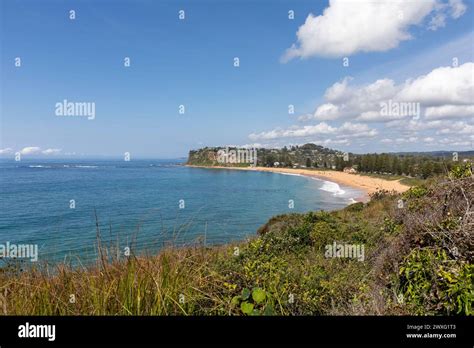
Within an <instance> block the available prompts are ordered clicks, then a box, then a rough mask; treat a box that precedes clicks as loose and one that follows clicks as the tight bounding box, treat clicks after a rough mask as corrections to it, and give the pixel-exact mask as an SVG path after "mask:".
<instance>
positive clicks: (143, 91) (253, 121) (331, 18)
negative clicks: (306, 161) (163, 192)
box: [0, 0, 474, 158]
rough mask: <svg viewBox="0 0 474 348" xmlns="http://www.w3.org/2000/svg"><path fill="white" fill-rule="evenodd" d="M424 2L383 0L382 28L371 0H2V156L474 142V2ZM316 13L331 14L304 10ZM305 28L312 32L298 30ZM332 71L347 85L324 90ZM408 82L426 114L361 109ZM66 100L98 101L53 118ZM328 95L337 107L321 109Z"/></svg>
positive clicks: (369, 148) (393, 147)
mask: <svg viewBox="0 0 474 348" xmlns="http://www.w3.org/2000/svg"><path fill="white" fill-rule="evenodd" d="M412 3H413V2H412ZM426 3H427V5H426V7H425V8H422V9H420V8H413V9H412V12H410V9H408V10H405V9H406V8H407V6H404V7H401V8H402V9H403V11H405V12H404V16H405V17H404V19H403V21H406V22H403V23H402V24H393V25H392V26H391V24H390V21H391V20H392V19H391V18H396V17H397V16H398V13H397V12H396V11H395V10H394V8H389V9H388V11H390V14H387V16H388V17H387V18H389V19H388V20H387V19H384V20H381V21H380V23H379V24H377V25H379V27H380V26H385V25H386V26H387V28H385V27H384V28H381V27H380V28H379V27H377V26H376V27H375V29H376V30H374V27H372V28H371V27H370V26H371V25H372V26H373V25H374V24H373V22H374V19H373V18H371V16H375V15H374V14H373V13H371V8H370V7H364V6H362V4H357V6H358V7H357V14H356V15H354V16H348V15H347V13H346V16H345V17H344V18H345V19H344V20H343V25H342V26H341V25H337V24H338V22H337V21H338V19H337V18H338V15H339V14H340V13H339V12H341V11H342V14H343V15H344V11H346V10H345V9H341V7H338V6H336V5H337V4H336V2H335V3H334V4H329V3H328V2H327V1H314V0H313V1H269V0H267V1H256V0H254V1H229V0H228V1H204V0H202V1H201V0H199V1H197V0H193V1H105V0H98V1H70V0H68V1H50V0H45V1H41V2H39V1H12V0H5V1H2V3H1V6H2V8H1V22H2V28H1V30H2V31H1V38H2V50H1V59H2V61H1V68H2V73H1V81H2V100H1V114H2V123H1V133H0V136H1V138H0V155H2V156H10V157H12V156H13V154H14V153H15V152H16V151H22V153H23V154H24V155H28V156H29V155H32V156H34V155H37V156H39V155H48V156H61V155H62V156H80V155H81V154H84V155H88V156H121V155H122V154H123V153H124V152H130V153H131V154H132V156H134V157H155V158H172V157H180V156H186V155H187V152H188V150H189V149H193V148H198V147H202V146H206V145H208V146H217V145H239V146H243V145H253V144H256V145H258V146H268V147H271V146H283V145H288V144H302V143H306V142H315V143H319V144H322V145H325V146H328V147H332V148H336V149H340V150H348V151H353V152H382V151H406V150H415V151H429V150H440V149H447V150H472V149H473V148H472V145H471V144H472V142H473V141H474V137H473V136H472V134H473V132H471V130H472V129H474V128H473V127H474V125H473V124H474V122H473V116H472V113H471V112H470V111H471V110H472V105H471V104H469V99H470V102H471V103H472V100H473V99H474V98H471V97H472V93H473V91H474V87H472V84H473V82H472V81H473V75H472V74H473V71H472V66H471V65H468V64H469V63H470V62H473V60H474V58H473V57H474V53H473V44H474V34H473V30H474V24H473V12H472V11H473V10H472V7H473V5H474V3H473V2H472V1H461V0H459V1H452V2H448V1H441V0H440V1H436V0H432V1H431V0H429V1H426ZM359 5H360V6H359ZM351 6H352V7H353V6H354V5H353V4H349V5H347V7H351ZM430 6H431V7H430ZM347 7H346V8H347ZM438 8H441V10H439V9H438ZM325 9H326V10H328V9H329V10H330V11H329V13H326V14H324V12H323V11H324V10H325ZM70 10H74V11H75V12H76V19H74V20H71V19H69V11H70ZM179 10H184V11H185V16H186V18H185V19H184V20H179V18H178V11H179ZM289 10H293V11H294V12H295V18H294V20H290V19H288V11H289ZM380 10H381V9H378V10H377V11H378V12H379V13H380ZM382 10H383V9H382ZM338 11H339V12H338ZM377 11H376V12H377ZM423 11H424V12H423ZM422 12H423V13H425V14H420V13H422ZM310 13H312V14H313V15H314V18H317V16H321V18H320V19H318V20H314V21H313V19H314V18H313V19H311V18H310V19H309V21H308V16H309V14H310ZM364 16H365V17H364ZM376 16H377V17H376V18H375V21H377V20H378V19H380V16H379V15H378V14H376ZM359 17H360V18H359ZM377 18H378V19H377ZM393 20H396V19H393ZM351 21H352V22H351ZM357 21H360V22H359V23H358V22H357ZM305 22H306V24H305ZM361 23H362V24H361ZM365 23H368V24H367V28H365ZM387 23H388V24H387ZM346 24H347V28H350V27H351V26H353V27H354V28H357V29H356V30H352V31H351V30H343V29H341V28H344V27H345V26H346ZM300 27H303V29H302V31H305V29H308V34H307V35H305V36H301V37H300V36H297V32H298V29H299V28H300ZM359 28H360V32H357V31H358V30H359ZM379 29H380V31H381V32H385V31H386V34H384V35H385V36H381V35H379V36H377V35H376V34H377V30H379ZM374 32H375V35H374V37H372V34H373V33H374ZM321 33H329V35H324V36H318V35H320V34H321ZM406 35H409V36H410V38H409V39H408V38H407V37H406ZM386 38H387V39H386ZM385 39H386V40H385ZM318 40H319V41H318ZM331 40H332V41H331ZM390 40H391V41H392V46H393V47H391V48H386V47H385V46H384V45H386V44H387V42H390ZM318 43H321V44H320V45H319V44H318ZM293 44H294V45H295V47H296V48H297V49H296V50H295V51H294V52H296V53H295V55H294V57H291V58H292V59H290V60H288V59H286V60H285V52H286V50H287V49H288V48H290V47H291V46H292V45H293ZM333 44H336V45H334V46H333ZM328 47H335V48H334V49H333V50H332V51H331V50H330V49H329V48H328ZM17 57H20V58H21V66H20V67H16V66H15V58H17ZM125 57H130V59H131V66H130V67H124V64H123V62H124V58H125ZM234 57H238V58H239V59H240V67H238V68H236V67H234V66H233V63H234V62H233V59H234ZM344 57H348V58H349V66H347V67H345V66H343V64H342V62H343V58H344ZM453 57H456V58H457V60H458V65H456V66H453V63H452V59H453ZM287 58H288V57H287ZM441 67H448V68H449V67H450V68H449V69H448V70H446V69H445V70H446V71H445V70H443V71H441V70H436V69H439V68H441ZM460 69H462V70H460ZM433 71H435V73H433ZM466 72H467V73H468V74H470V79H467V80H466V79H465V78H463V77H462V76H465V75H466ZM430 73H433V74H432V75H430ZM349 76H350V78H348V77H349ZM422 76H428V78H426V79H421V80H420V81H419V83H418V84H413V86H411V85H410V86H408V87H407V84H410V82H407V80H408V81H413V80H416V79H417V78H420V77H422ZM431 76H432V77H433V78H430V77H431ZM444 76H446V79H447V80H448V81H451V80H452V81H456V80H455V79H456V78H458V79H460V80H459V83H453V84H452V86H451V85H449V84H447V87H446V88H448V89H449V90H445V89H446V88H444V87H445V86H444V84H443V85H442V86H441V85H440V86H435V89H436V88H441V87H443V88H444V89H443V90H442V91H440V92H439V95H440V98H439V100H434V101H433V97H432V96H426V95H418V94H417V92H418V91H419V90H422V91H424V90H426V91H428V90H430V89H432V86H431V85H430V83H435V84H436V83H438V84H440V83H439V81H440V79H441V81H443V80H444ZM451 76H454V77H453V78H451ZM380 79H382V80H384V81H385V82H386V83H384V84H377V85H373V86H378V87H377V88H380V90H382V89H383V91H387V89H390V88H391V83H390V82H387V81H388V80H389V81H392V85H393V84H394V85H395V87H394V89H393V90H394V91H393V93H392V94H390V93H388V94H386V93H385V92H384V93H385V94H386V95H385V96H384V97H383V98H385V99H383V98H382V99H380V98H379V99H376V100H373V99H371V97H370V96H369V97H368V96H367V95H366V94H367V93H368V92H367V91H372V90H373V88H372V87H369V88H365V87H367V86H371V85H372V84H374V83H375V81H377V80H380ZM409 79H411V80H409ZM433 81H434V82H433ZM437 81H438V82H437ZM337 83H339V85H338V86H339V87H341V86H342V88H344V93H343V94H341V95H340V96H336V97H334V98H332V99H331V98H329V99H330V100H328V89H330V88H331V86H334V84H337ZM379 85H380V86H379ZM420 86H421V87H420ZM404 87H406V88H405V89H404ZM364 88H365V89H364ZM410 88H411V89H410ZM380 90H377V91H376V92H374V93H379V92H380ZM443 93H445V96H443V95H441V94H443ZM466 93H467V95H466ZM415 94H416V95H415ZM401 95H403V96H405V99H403V101H410V102H419V103H421V108H422V115H421V117H420V118H419V119H415V120H413V118H410V115H409V116H408V117H394V118H391V119H389V120H387V119H380V118H377V117H376V116H375V117H374V118H370V119H369V121H368V122H367V117H369V116H367V117H366V116H364V117H365V118H364V117H362V118H361V116H360V115H362V114H364V113H367V114H366V115H372V114H369V113H370V112H372V113H373V112H374V105H378V104H379V103H380V102H381V101H382V102H384V101H388V100H389V99H393V100H394V101H396V100H402V99H397V98H401V97H400V96H401ZM452 95H463V98H464V99H462V98H457V99H456V98H454V99H455V100H454V99H453V98H451V96H452ZM392 97H393V98H392ZM367 98H368V99H370V100H368V99H367ZM466 98H467V99H468V101H467V102H466ZM64 99H67V100H68V101H71V102H91V103H95V108H96V114H95V118H94V119H93V120H88V119H87V117H58V116H57V115H56V114H55V105H56V103H58V102H62V101H63V100H64ZM435 99H436V98H435ZM355 103H358V104H357V105H362V106H363V105H365V104H370V105H369V106H367V108H366V109H364V107H362V106H361V107H360V110H359V107H356V108H354V105H355ZM181 104H182V105H184V106H185V113H184V114H179V112H178V108H179V105H181ZM290 104H291V105H294V107H295V113H294V114H293V115H292V114H289V113H288V105H290ZM329 104H330V105H331V107H330V110H336V109H337V111H334V112H330V113H327V110H328V108H324V107H323V108H320V112H317V111H318V108H319V107H320V106H321V105H329ZM429 108H432V109H430V110H428V111H427V109H429ZM453 108H455V111H456V112H457V113H456V114H453V113H452V112H450V111H449V110H452V109H453ZM324 110H326V112H323V111H324ZM460 110H461V111H460ZM459 112H460V113H461V114H459ZM364 115H365V114H364ZM433 115H434V116H433ZM370 117H372V116H370ZM450 127H451V128H450ZM25 149H26V150H25Z"/></svg>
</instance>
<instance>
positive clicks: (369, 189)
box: [188, 165, 410, 201]
mask: <svg viewBox="0 0 474 348" xmlns="http://www.w3.org/2000/svg"><path fill="white" fill-rule="evenodd" d="M188 166H189V167H198V168H210V169H231V170H256V171H262V172H273V173H285V174H300V175H305V176H312V177H317V178H320V179H327V180H328V181H333V182H336V183H338V184H342V185H347V186H352V187H355V188H358V189H362V190H364V191H365V192H366V197H361V199H360V200H363V201H366V200H367V199H368V195H369V194H371V193H374V192H376V191H377V190H388V191H392V190H393V191H396V192H400V193H401V192H405V191H406V190H408V189H409V188H410V186H407V185H404V184H402V183H400V182H399V180H384V179H380V178H374V177H370V176H366V175H360V174H349V173H344V172H339V171H333V170H318V169H292V168H268V167H219V166H209V167H208V166H193V165H188Z"/></svg>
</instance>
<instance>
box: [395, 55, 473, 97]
mask: <svg viewBox="0 0 474 348" xmlns="http://www.w3.org/2000/svg"><path fill="white" fill-rule="evenodd" d="M473 74H474V63H473V62H468V63H465V64H463V65H460V66H459V67H449V66H447V67H440V68H437V69H434V70H433V71H431V72H430V73H429V74H427V75H423V76H420V77H418V78H417V79H415V80H413V81H412V80H408V81H406V82H405V85H404V86H403V89H402V90H401V91H400V92H399V94H398V96H397V99H399V100H401V101H417V102H420V103H423V104H425V105H427V106H428V105H430V106H436V105H442V104H456V105H467V104H472V103H473V102H474V75H473Z"/></svg>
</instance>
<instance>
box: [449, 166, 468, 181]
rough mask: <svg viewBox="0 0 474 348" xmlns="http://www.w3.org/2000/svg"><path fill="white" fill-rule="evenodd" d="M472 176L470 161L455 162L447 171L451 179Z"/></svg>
mask: <svg viewBox="0 0 474 348" xmlns="http://www.w3.org/2000/svg"><path fill="white" fill-rule="evenodd" d="M470 176H472V165H471V163H469V162H468V163H464V164H457V165H455V166H454V167H453V168H451V170H450V171H449V177H450V178H452V179H461V178H468V177H470Z"/></svg>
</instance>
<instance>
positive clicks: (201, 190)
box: [0, 159, 362, 264]
mask: <svg viewBox="0 0 474 348" xmlns="http://www.w3.org/2000/svg"><path fill="white" fill-rule="evenodd" d="M360 196H362V192H361V191H360V190H357V189H354V188H350V187H345V186H342V185H338V184H336V183H332V182H329V181H325V180H318V179H314V178H308V177H303V176H298V175H285V174H278V173H269V172H253V171H238V170H220V169H204V168H190V167H186V166H184V165H183V161H182V160H133V161H129V162H126V161H123V160H81V161H79V160H32V159H30V160H22V161H21V162H15V161H13V160H2V161H1V162H0V245H2V244H3V245H5V244H6V243H9V244H15V245H19V244H31V245H33V244H34V245H37V246H38V260H40V261H41V260H43V261H47V262H50V263H55V262H60V261H65V260H66V261H71V262H73V263H75V262H81V263H84V264H85V263H88V262H91V261H93V260H96V257H97V255H96V245H97V226H96V221H97V222H98V224H99V229H100V235H101V239H102V240H103V241H104V243H112V244H113V245H115V246H118V247H119V250H126V248H127V247H131V248H132V251H133V252H135V253H137V254H140V253H144V252H147V253H155V252H157V251H158V250H159V249H160V248H162V247H163V246H165V245H168V244H174V245H179V246H181V245H192V244H194V243H202V244H206V245H215V244H223V243H227V242H231V241H238V240H243V239H245V238H246V237H249V236H253V235H255V234H256V231H257V229H258V227H260V226H262V225H263V224H264V223H265V222H267V221H268V219H269V218H271V217H272V216H274V215H278V214H284V213H291V212H307V211H316V210H321V209H323V210H334V209H340V208H343V207H345V206H347V205H348V204H350V203H352V202H354V198H356V197H360ZM96 216H97V220H96Z"/></svg>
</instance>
